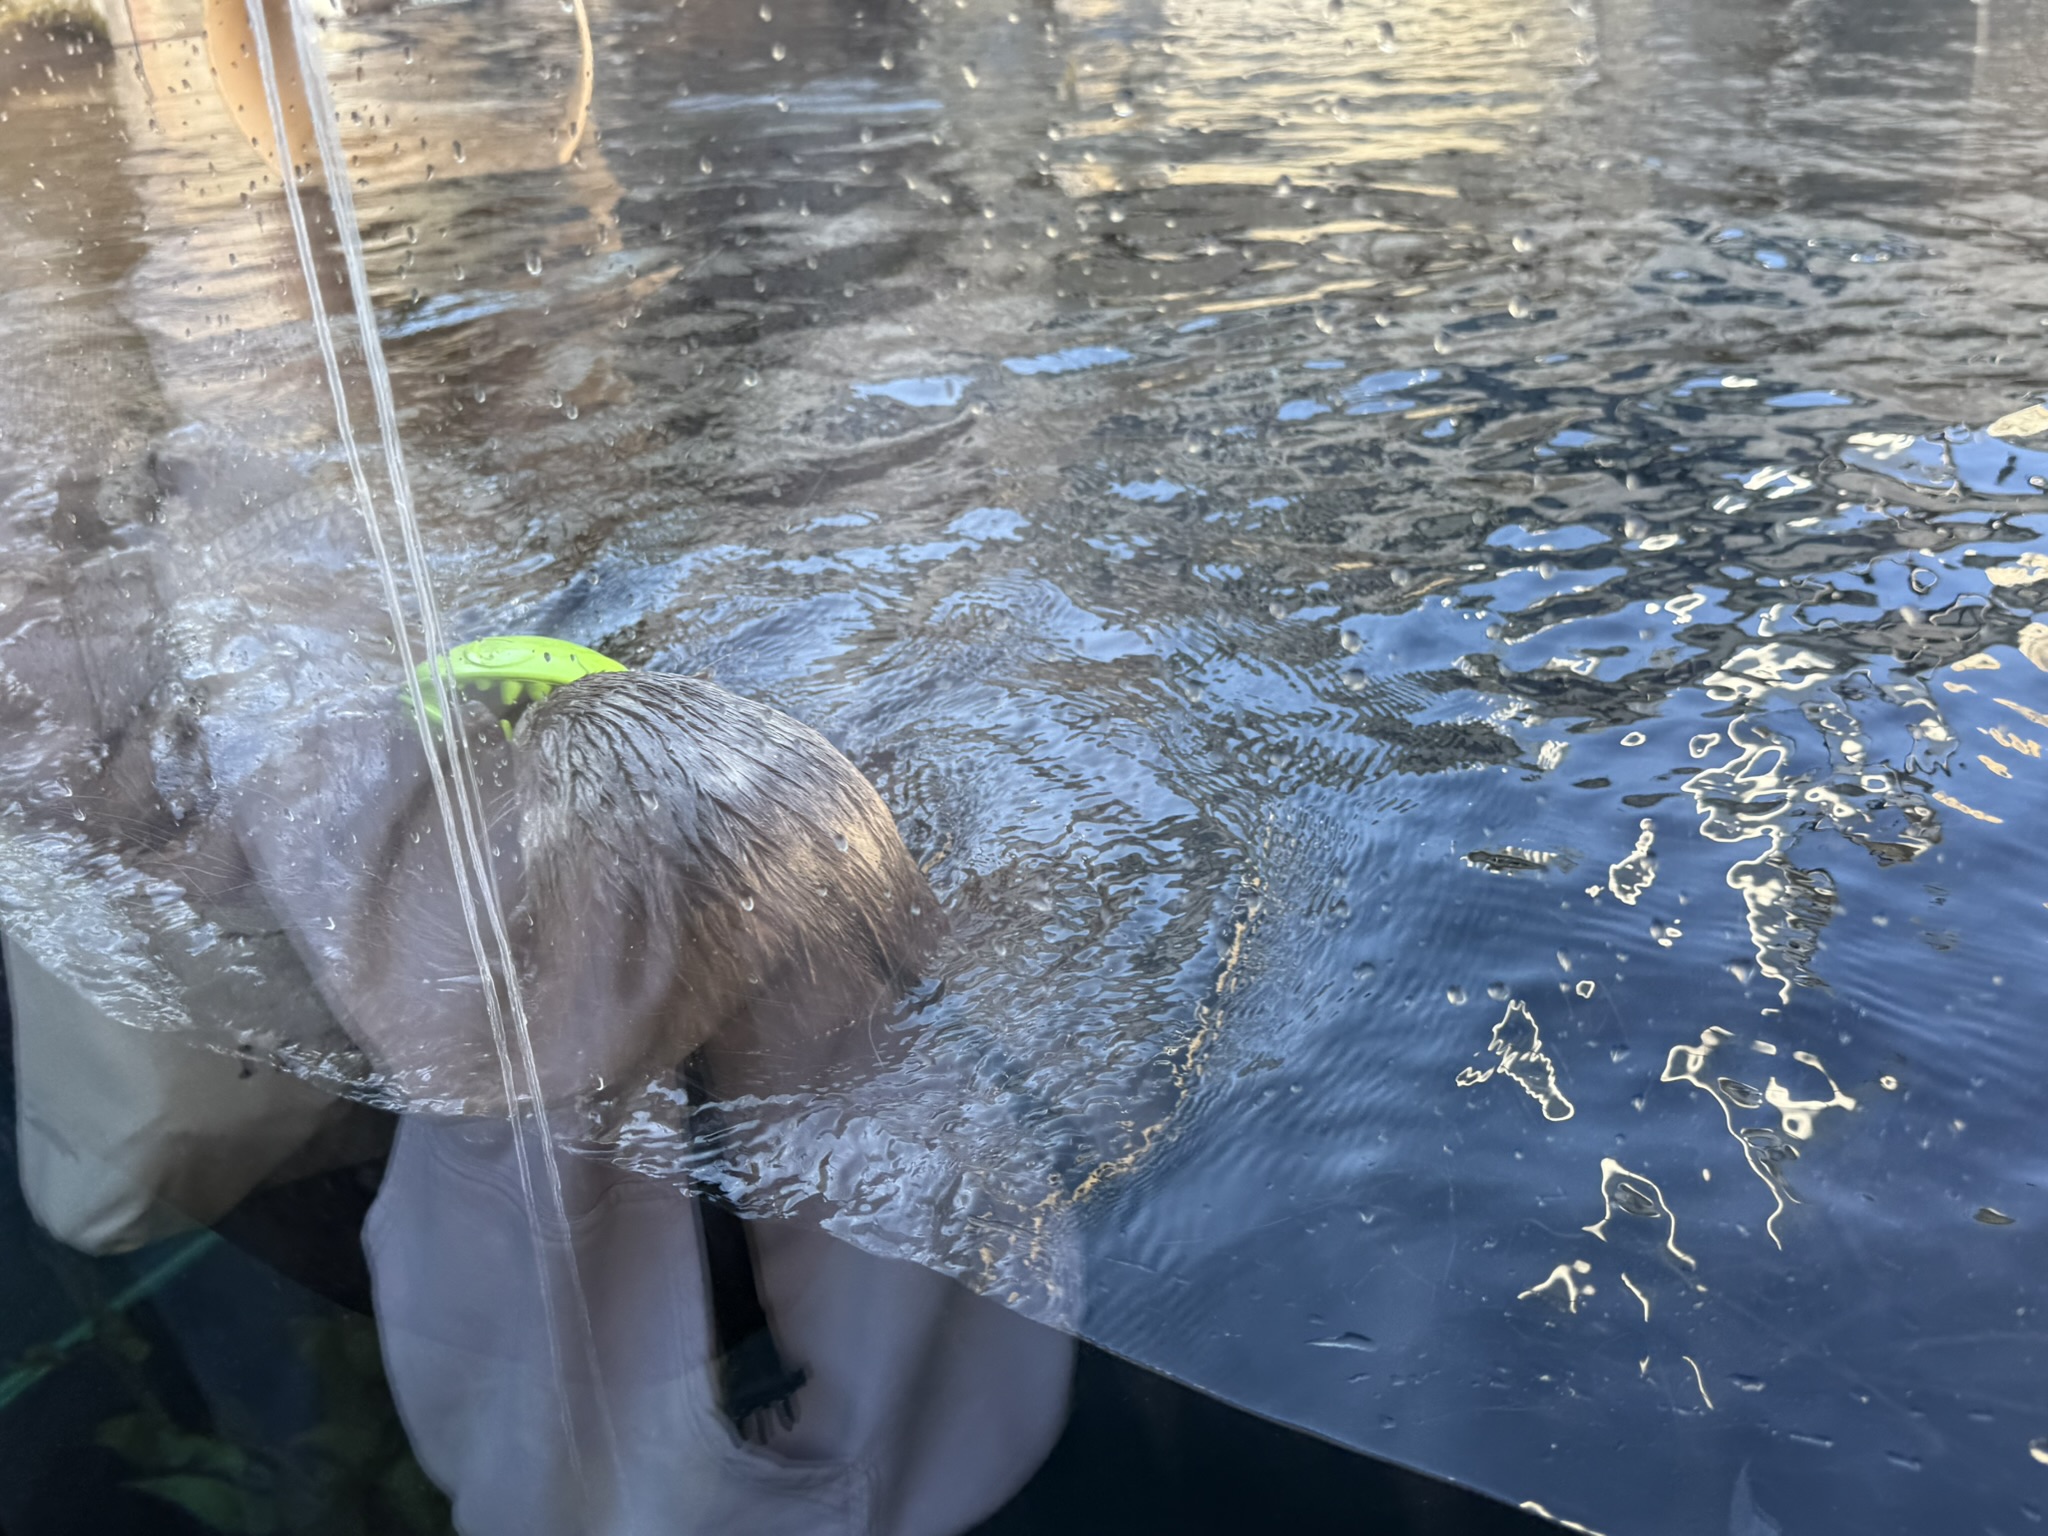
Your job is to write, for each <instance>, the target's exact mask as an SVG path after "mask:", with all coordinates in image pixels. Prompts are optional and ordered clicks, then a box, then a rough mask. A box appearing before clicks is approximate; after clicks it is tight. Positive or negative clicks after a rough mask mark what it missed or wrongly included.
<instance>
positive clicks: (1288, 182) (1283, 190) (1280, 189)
mask: <svg viewBox="0 0 2048 1536" xmlns="http://www.w3.org/2000/svg"><path fill="white" fill-rule="evenodd" d="M1273 195H1274V196H1275V197H1292V196H1293V195H1294V178H1293V177H1292V176H1282V177H1281V178H1280V179H1279V180H1278V181H1276V182H1274V183H1273Z"/></svg>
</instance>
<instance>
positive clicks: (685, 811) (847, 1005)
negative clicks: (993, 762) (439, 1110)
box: [511, 672, 941, 1094]
mask: <svg viewBox="0 0 2048 1536" xmlns="http://www.w3.org/2000/svg"><path fill="white" fill-rule="evenodd" d="M514 743H515V744H514V748H513V751H512V753H511V757H512V760H513V769H512V776H513V778H512V782H513V800H514V803H515V805H516V809H517V815H518V820H519V848H520V862H521V864H522V866H523V869H522V880H521V884H522V888H523V897H522V902H521V916H522V918H523V923H522V926H523V928H524V929H525V932H526V935H527V942H528V944H529V945H530V946H531V949H530V952H531V954H532V956H533V960H534V963H533V967H532V970H533V979H534V988H535V998H534V1006H535V1008H536V1010H537V1012H539V1013H541V1014H542V1015H544V1016H545V1017H546V1019H547V1020H548V1024H547V1027H546V1029H545V1030H544V1033H545V1035H546V1036H547V1038H549V1039H550V1040H551V1041H553V1042H555V1048H554V1049H552V1050H550V1052H549V1053H548V1054H550V1055H551V1056H553V1057H555V1058H556V1059H555V1060H554V1061H553V1062H552V1063H550V1064H544V1067H543V1071H544V1074H545V1075H547V1076H549V1077H555V1078H556V1079H557V1080H558V1081H562V1080H570V1081H580V1082H582V1083H583V1084H584V1086H586V1087H594V1086H598V1082H597V1080H598V1079H601V1078H604V1077H606V1076H607V1075H608V1074H609V1075H611V1076H612V1080H613V1081H618V1080H620V1079H622V1078H623V1079H628V1080H630V1079H632V1078H635V1077H639V1078H641V1079H642V1080H644V1079H645V1077H646V1076H649V1075H652V1074H654V1073H658V1072H661V1071H663V1070H665V1069H666V1068H668V1067H670V1066H672V1065H675V1064H677V1063H680V1062H681V1061H682V1060H683V1059H684V1058H686V1057H689V1056H692V1055H697V1056H698V1059H699V1061H700V1063H702V1064H703V1066H704V1068H705V1070H706V1075H707V1076H708V1077H709V1078H710V1080H711V1081H712V1083H713V1084H714V1085H715V1087H716V1088H717V1090H718V1091H719V1092H720V1093H723V1094H731V1093H735V1092H741V1091H753V1092H762V1091H777V1090H779V1089H790V1088H796V1087H801V1086H803V1085H804V1084H805V1082H806V1081H807V1080H812V1079H814V1078H815V1076H816V1074H818V1073H819V1072H821V1071H825V1070H830V1068H831V1066H832V1065H833V1064H834V1063H835V1062H843V1061H845V1060H847V1059H849V1058H853V1057H859V1056H867V1055H871V1053H872V1049H873V1039H872V1035H871V1033H870V1029H871V1026H873V1025H874V1024H875V1022H876V1021H877V1019H878V1017H879V1016H880V1015H881V1014H882V1013H884V1012H885V1011H886V1010H887V1009H888V1008H889V1007H890V1006H891V1005H892V1004H893V1003H894V1002H895V1001H896V1000H897V999H898V998H899V997H900V996H901V994H902V993H903V991H904V990H905V989H906V988H907V987H908V986H910V985H911V984H912V983H913V982H914V981H915V980H916V979H917V976H918V972H919V970H920V968H921V967H922V966H923V965H924V963H925V962H926V960H927V959H928V958H929V956H930V953H931V951H932V948H933V946H934V944H935V943H936V941H937V938H938V936H939V934H940V931H941V920H940V917H939V914H938V908H937V903H936V902H935V901H934V900H933V898H932V894H931V890H930V887H929V886H928V885H927V884H926V882H925V878H924V875H923V873H922V872H921V871H920V870H919V869H918V867H917V865H916V863H915V862H914V861H913V860H912V859H911V857H910V854H909V852H908V851H907V850H906V849H905V848H904V846H903V841H902V839H901V837H900V836H899V835H898V834H897V831H896V824H895V822H894V820H893V819H892V818H891V817H890V815H889V811H888V808H887V807H886V806H884V805H883V803H882V800H881V797H880V796H879V795H877V794H876V793H875V791H874V788H873V786H871V785H870V784H869V783H868V782H867V780H866V779H865V778H863V777H862V776H861V774H860V771H859V770H858V769H856V768H855V767H854V766H853V764H852V763H850V762H849V761H847V759H846V758H845V757H844V756H843V755H842V754H841V753H840V752H839V751H838V750H837V749H836V748H834V747H833V746H832V744H831V743H830V742H828V741H826V740H825V738H824V737H822V736H820V735H819V734H818V733H817V732H816V731H813V730H811V729H809V728H808V727H806V726H803V725H799V724H798V723H797V722H796V721H794V720H791V719H790V718H789V717H787V716H786V715H782V714H780V713H778V712H777V711H775V710H773V709H770V708H768V707H767V706H766V705H763V704H757V703H754V702H753V701H751V700H748V699H743V698H740V697H739V696H737V695H735V694H731V693H728V692H726V691H725V690H724V689H722V688H719V687H716V686H715V685H713V684H711V683H707V682H703V681H700V680H698V679H694V678H685V677H676V676H671V675H667V674H663V673H653V672H615V673H603V674H598V675H594V676H590V677H586V678H583V679H582V680H580V681H577V682H574V683H571V684H568V685H566V686H564V687H562V688H560V689H557V690H556V691H555V692H554V693H553V694H552V696H550V697H549V698H548V699H546V700H545V701H544V702H542V703H539V704H537V705H535V706H533V707H532V708H531V709H529V710H528V711H527V712H526V714H525V715H524V716H523V717H522V718H521V720H520V722H519V725H518V728H517V731H516V734H515V738H514Z"/></svg>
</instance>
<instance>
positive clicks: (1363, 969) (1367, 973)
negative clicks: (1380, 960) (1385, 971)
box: [1351, 960, 1379, 981]
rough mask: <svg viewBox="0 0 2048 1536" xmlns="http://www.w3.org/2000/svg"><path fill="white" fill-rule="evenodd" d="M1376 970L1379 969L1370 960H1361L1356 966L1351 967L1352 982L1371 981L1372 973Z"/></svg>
mask: <svg viewBox="0 0 2048 1536" xmlns="http://www.w3.org/2000/svg"><path fill="white" fill-rule="evenodd" d="M1378 970H1379V967H1378V966H1376V965H1374V964H1373V963H1372V962H1371V961H1370V960H1361V961H1359V962H1358V964H1356V965H1354V966H1353V967H1351V979H1352V980H1353V981H1371V980H1372V978H1373V973H1374V972H1376V971H1378Z"/></svg>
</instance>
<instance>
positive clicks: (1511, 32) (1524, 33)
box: [1508, 21, 1529, 48]
mask: <svg viewBox="0 0 2048 1536" xmlns="http://www.w3.org/2000/svg"><path fill="white" fill-rule="evenodd" d="M1508 41H1509V42H1511V43H1513V44H1514V45H1515V46H1516V47H1517V48H1526V47H1528V46H1529V29H1528V28H1527V27H1525V26H1523V25H1522V24H1521V23H1520V22H1519V21H1518V22H1516V23H1515V24H1514V25H1513V26H1512V27H1509V28H1508Z"/></svg>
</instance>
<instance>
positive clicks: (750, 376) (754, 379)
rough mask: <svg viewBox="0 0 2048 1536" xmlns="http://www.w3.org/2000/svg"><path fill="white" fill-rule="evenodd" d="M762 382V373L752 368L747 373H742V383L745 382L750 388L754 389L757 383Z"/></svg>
mask: <svg viewBox="0 0 2048 1536" xmlns="http://www.w3.org/2000/svg"><path fill="white" fill-rule="evenodd" d="M760 382H761V375H760V374H758V373H756V372H755V371H754V370H753V369H751V368H749V369H748V370H747V371H746V372H745V373H742V374H741V375H740V383H742V384H744V385H745V386H746V387H747V388H748V389H752V388H753V387H754V386H755V385H756V384H758V383H760Z"/></svg>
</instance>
